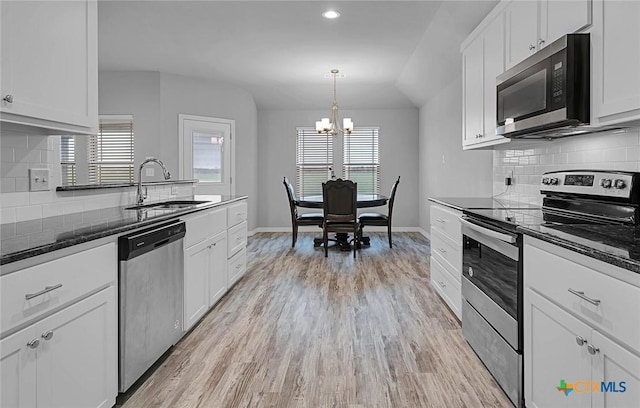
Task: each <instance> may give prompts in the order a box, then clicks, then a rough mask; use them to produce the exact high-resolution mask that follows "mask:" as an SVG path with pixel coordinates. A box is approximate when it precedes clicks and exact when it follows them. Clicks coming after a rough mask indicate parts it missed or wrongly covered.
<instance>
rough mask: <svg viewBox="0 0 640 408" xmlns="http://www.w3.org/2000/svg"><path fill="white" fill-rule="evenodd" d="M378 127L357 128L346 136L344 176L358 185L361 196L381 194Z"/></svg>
mask: <svg viewBox="0 0 640 408" xmlns="http://www.w3.org/2000/svg"><path fill="white" fill-rule="evenodd" d="M379 129H380V128H378V127H360V126H359V127H356V128H355V129H354V130H353V132H351V134H345V135H344V160H343V164H342V174H343V176H344V178H345V179H348V180H352V181H354V182H356V183H358V193H359V194H378V193H380V149H379V146H378V133H379Z"/></svg>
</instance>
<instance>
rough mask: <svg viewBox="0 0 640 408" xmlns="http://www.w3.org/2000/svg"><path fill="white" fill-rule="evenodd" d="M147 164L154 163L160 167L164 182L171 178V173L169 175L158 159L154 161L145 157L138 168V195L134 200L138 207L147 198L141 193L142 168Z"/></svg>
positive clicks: (153, 158)
mask: <svg viewBox="0 0 640 408" xmlns="http://www.w3.org/2000/svg"><path fill="white" fill-rule="evenodd" d="M149 162H156V163H158V164H159V165H160V167H162V172H163V173H164V179H165V180H169V179H170V178H171V173H169V170H167V167H166V166H165V165H164V163H162V162H161V161H160V160H159V159H156V158H155V157H147V158H146V159H145V161H143V162H142V164H140V167H138V194H137V199H136V203H137V204H138V205H141V204H142V203H143V202H144V199H145V198H147V193H146V191H145V193H144V194H143V193H142V168H143V167H144V165H145V164H147V163H149Z"/></svg>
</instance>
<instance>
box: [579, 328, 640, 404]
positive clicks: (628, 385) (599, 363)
mask: <svg viewBox="0 0 640 408" xmlns="http://www.w3.org/2000/svg"><path fill="white" fill-rule="evenodd" d="M592 344H593V346H594V347H596V348H597V349H598V351H597V352H596V354H595V355H594V356H593V358H592V367H593V368H592V380H591V381H594V382H597V383H600V382H602V381H604V382H605V383H606V387H611V388H607V392H594V393H593V394H592V395H593V404H592V406H594V407H603V408H608V407H609V408H610V407H634V406H638V401H640V357H638V355H636V354H633V353H630V352H629V351H627V350H626V349H624V348H622V347H621V346H619V345H618V344H616V343H614V342H613V341H611V340H609V339H608V338H606V337H604V336H603V335H602V334H600V333H599V332H597V331H595V330H594V332H593V336H592ZM622 381H624V384H620V383H621V382H622Z"/></svg>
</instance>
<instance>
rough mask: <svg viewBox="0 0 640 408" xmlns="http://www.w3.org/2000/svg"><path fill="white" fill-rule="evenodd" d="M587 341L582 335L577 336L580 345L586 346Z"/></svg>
mask: <svg viewBox="0 0 640 408" xmlns="http://www.w3.org/2000/svg"><path fill="white" fill-rule="evenodd" d="M586 342H587V341H586V340H585V339H584V338H583V337H582V336H576V343H578V346H584V344H585V343H586Z"/></svg>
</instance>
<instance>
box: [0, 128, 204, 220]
mask: <svg viewBox="0 0 640 408" xmlns="http://www.w3.org/2000/svg"><path fill="white" fill-rule="evenodd" d="M0 153H1V160H0V182H1V184H0V223H2V224H5V223H9V222H16V221H27V220H32V219H37V218H42V217H52V216H57V215H67V214H73V213H79V212H84V211H92V210H100V209H104V208H111V207H118V206H123V205H128V204H133V203H134V202H135V200H136V188H135V187H123V188H109V189H98V190H78V191H73V192H71V191H61V192H57V191H55V188H56V186H59V185H61V180H62V175H61V169H60V160H59V158H60V137H58V136H45V135H40V134H31V133H29V131H28V130H23V129H20V128H18V129H7V128H6V127H5V126H3V129H2V132H1V134H0ZM32 168H39V169H43V168H44V169H49V177H50V181H49V186H50V188H51V189H50V190H49V191H35V192H30V191H29V179H28V175H29V169H32ZM175 187H177V194H174V195H172V194H171V185H158V186H149V187H147V188H148V197H147V201H149V202H151V201H159V200H163V199H170V198H178V197H190V196H192V195H193V184H189V183H187V184H177V185H175Z"/></svg>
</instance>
